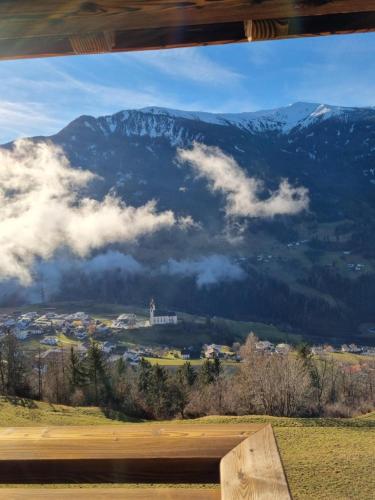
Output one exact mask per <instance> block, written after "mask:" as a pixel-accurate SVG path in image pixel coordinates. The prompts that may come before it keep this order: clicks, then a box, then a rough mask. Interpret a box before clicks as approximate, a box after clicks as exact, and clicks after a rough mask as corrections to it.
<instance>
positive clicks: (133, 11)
mask: <svg viewBox="0 0 375 500" xmlns="http://www.w3.org/2000/svg"><path fill="white" fill-rule="evenodd" d="M374 10H375V0H323V1H311V0H267V1H264V0H215V1H212V0H189V1H186V2H181V1H176V0H94V1H82V0H71V1H69V2H61V0H33V1H32V2H30V1H29V0H2V1H1V2H0V37H1V38H3V39H5V38H18V37H20V36H21V37H26V36H28V37H33V36H41V35H50V36H56V35H69V36H70V35H77V34H82V33H95V32H102V31H117V30H127V29H150V28H160V27H171V26H187V25H194V24H210V23H224V22H235V21H244V20H245V19H278V18H290V17H301V16H314V15H327V14H337V13H345V12H369V11H374Z"/></svg>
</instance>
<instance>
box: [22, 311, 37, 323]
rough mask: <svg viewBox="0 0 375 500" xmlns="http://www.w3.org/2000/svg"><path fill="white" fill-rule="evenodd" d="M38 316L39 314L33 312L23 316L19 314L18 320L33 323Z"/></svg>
mask: <svg viewBox="0 0 375 500" xmlns="http://www.w3.org/2000/svg"><path fill="white" fill-rule="evenodd" d="M38 316H39V314H38V313H37V312H35V311H31V312H27V313H25V314H21V316H20V317H19V319H20V320H27V321H33V320H34V319H36V318H37V317H38Z"/></svg>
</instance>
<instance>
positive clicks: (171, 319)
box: [150, 299, 177, 326]
mask: <svg viewBox="0 0 375 500" xmlns="http://www.w3.org/2000/svg"><path fill="white" fill-rule="evenodd" d="M176 324H177V314H176V313H175V312H172V311H162V310H161V309H156V306H155V302H154V299H151V302H150V325H151V326H153V325H176Z"/></svg>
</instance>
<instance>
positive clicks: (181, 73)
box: [127, 48, 243, 85]
mask: <svg viewBox="0 0 375 500" xmlns="http://www.w3.org/2000/svg"><path fill="white" fill-rule="evenodd" d="M127 57H128V58H129V57H130V58H132V59H134V60H136V61H138V62H140V63H142V64H147V65H149V66H151V67H153V68H155V69H157V70H158V71H160V72H162V73H165V74H167V75H169V76H172V77H174V78H180V79H185V80H186V79H188V80H190V81H192V82H195V83H202V84H207V83H210V84H216V85H228V84H229V83H236V82H239V81H240V80H242V78H243V76H242V75H241V74H239V73H237V72H235V71H233V70H232V69H230V68H228V67H227V66H225V65H223V64H218V63H216V62H215V61H214V60H212V59H211V58H209V57H207V56H205V55H203V54H202V50H201V49H200V50H199V49H196V48H186V49H170V50H166V51H158V52H157V53H155V52H142V53H135V52H133V53H131V54H129V55H127Z"/></svg>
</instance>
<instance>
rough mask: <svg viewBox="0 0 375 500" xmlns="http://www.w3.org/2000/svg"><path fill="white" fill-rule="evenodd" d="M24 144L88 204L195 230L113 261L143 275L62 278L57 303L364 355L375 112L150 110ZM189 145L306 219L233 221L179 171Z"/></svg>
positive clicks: (324, 108) (146, 243)
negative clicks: (204, 323)
mask: <svg viewBox="0 0 375 500" xmlns="http://www.w3.org/2000/svg"><path fill="white" fill-rule="evenodd" d="M31 141H33V142H34V143H41V142H48V143H52V144H55V145H57V146H59V147H61V148H62V149H63V151H64V153H65V155H66V156H67V157H68V159H69V161H70V163H71V165H72V166H73V167H74V168H77V169H78V168H79V169H86V170H89V171H91V172H92V173H94V174H95V175H96V179H95V180H94V181H93V182H92V183H91V184H90V186H89V187H88V188H87V190H86V191H85V194H87V193H88V194H89V195H90V196H91V197H94V198H96V199H102V198H103V197H104V196H105V195H106V194H108V193H110V194H111V196H115V197H117V198H120V199H121V200H123V201H124V202H125V203H126V204H128V205H132V206H135V207H139V206H142V205H143V204H145V203H147V202H149V201H150V200H152V199H153V200H156V201H157V207H158V210H161V211H164V210H171V211H173V212H174V214H175V215H176V217H179V218H184V220H189V221H191V223H190V225H189V228H188V229H186V228H185V229H184V230H183V229H176V230H174V231H161V232H159V233H158V234H156V235H153V236H152V237H151V238H144V239H142V240H141V242H137V244H131V245H130V244H127V245H125V244H116V245H111V246H110V247H108V249H109V250H110V251H112V252H121V253H126V254H130V255H132V257H133V258H135V259H136V260H137V261H138V262H139V263H141V265H142V266H143V268H144V269H147V270H148V271H147V272H143V273H134V274H132V275H129V274H127V275H126V276H123V275H122V274H121V273H119V272H116V269H114V270H110V271H108V272H106V273H105V274H104V275H103V274H101V275H100V276H99V275H95V276H94V275H93V276H87V273H86V274H85V273H83V274H79V273H78V274H77V273H75V275H74V276H72V273H70V274H69V272H67V273H66V275H64V278H63V279H62V283H61V286H60V287H59V290H58V291H57V292H56V297H55V298H62V299H64V298H67V297H72V296H75V297H77V296H78V295H79V298H95V299H98V300H99V299H100V300H106V301H118V302H127V303H143V304H144V303H145V302H146V303H147V301H148V299H149V297H150V296H151V295H154V296H156V297H157V298H158V300H159V302H161V303H162V304H163V305H165V306H168V307H174V308H177V309H179V310H184V311H187V312H192V313H199V314H207V315H217V316H225V317H231V318H234V319H247V320H259V321H264V322H268V323H274V324H278V325H279V326H281V327H283V328H284V329H286V330H288V329H289V330H290V331H297V332H302V333H304V334H306V335H307V336H310V337H314V339H317V338H319V339H327V338H330V339H343V338H345V339H347V338H351V339H356V340H358V339H360V340H361V341H363V342H366V343H373V339H372V336H371V334H369V331H370V330H371V328H370V327H371V325H374V324H375V308H374V307H373V297H374V294H375V109H374V108H348V107H337V106H330V105H327V104H316V103H304V102H298V103H295V104H292V105H290V106H286V107H283V108H278V109H273V110H265V111H256V112H244V113H225V114H218V113H206V112H193V111H180V110H172V109H166V108H157V107H148V108H144V109H139V110H126V111H120V112H119V113H116V114H113V115H110V116H103V117H99V118H94V117H92V116H80V117H79V118H77V119H76V120H74V121H72V122H71V123H69V124H68V125H67V126H66V127H65V128H63V129H62V130H61V131H60V132H58V133H57V134H55V135H53V136H50V137H42V136H40V137H34V138H31ZM194 144H202V145H204V146H205V147H207V148H211V149H209V150H210V151H211V152H213V151H216V153H217V154H222V155H224V156H225V158H230V159H231V161H233V162H234V163H235V164H236V166H238V168H240V169H241V171H242V172H243V174H244V176H245V178H248V179H256V180H257V182H258V183H259V193H258V197H259V200H260V201H262V200H266V199H267V197H269V196H270V193H272V192H277V190H278V189H279V186H280V183H282V182H283V180H285V179H287V181H288V183H289V185H290V186H292V187H293V189H298V188H301V187H303V188H304V189H306V190H307V192H308V196H309V201H310V202H309V206H308V208H307V209H305V210H301V211H299V212H298V213H290V214H288V213H280V214H277V213H275V214H273V215H272V216H270V217H261V216H257V215H256V214H255V215H253V214H248V215H246V216H244V215H243V214H242V215H241V214H240V215H239V216H237V217H228V213H227V212H226V205H225V186H224V187H223V186H222V188H221V189H214V188H213V187H212V185H210V184H209V182H208V181H207V178H205V177H204V176H202V175H197V172H196V171H194V170H193V169H192V168H191V167H190V166H189V165H188V164H187V163H186V162H181V161H180V160H179V154H180V153H179V152H180V151H181V150H184V151H185V150H191V148H192V147H194ZM4 147H5V148H11V147H12V144H7V145H5V146H4ZM217 181H220V179H217ZM246 182H247V181H246ZM226 194H227V195H228V193H226ZM187 218H188V219H187ZM215 259H216V260H215ZM212 266H214V267H212ZM231 266H232V267H231ZM155 269H159V270H160V269H161V270H162V272H155ZM220 269H221V271H220ZM235 270H237V271H235ZM204 273H205V274H204ZM202 275H203V276H206V278H207V276H208V278H207V279H206V280H205V278H203V281H202Z"/></svg>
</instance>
